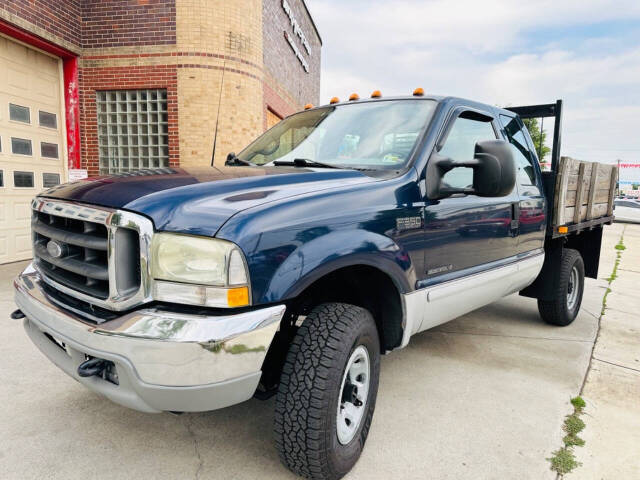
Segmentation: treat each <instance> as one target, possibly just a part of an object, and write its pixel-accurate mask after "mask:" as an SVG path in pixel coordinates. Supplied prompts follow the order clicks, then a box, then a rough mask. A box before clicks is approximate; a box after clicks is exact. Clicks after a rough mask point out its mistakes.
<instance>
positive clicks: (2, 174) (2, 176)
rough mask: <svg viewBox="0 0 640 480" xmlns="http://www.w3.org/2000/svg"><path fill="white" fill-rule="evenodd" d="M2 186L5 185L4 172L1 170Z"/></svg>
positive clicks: (0, 185)
mask: <svg viewBox="0 0 640 480" xmlns="http://www.w3.org/2000/svg"><path fill="white" fill-rule="evenodd" d="M0 187H4V172H3V171H2V170H0Z"/></svg>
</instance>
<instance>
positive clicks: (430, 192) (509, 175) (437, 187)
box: [426, 140, 516, 200]
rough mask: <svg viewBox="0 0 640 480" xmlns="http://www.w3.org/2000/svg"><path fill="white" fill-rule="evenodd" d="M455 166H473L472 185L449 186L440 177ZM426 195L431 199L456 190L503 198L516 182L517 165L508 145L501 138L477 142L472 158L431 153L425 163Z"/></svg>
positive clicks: (452, 193)
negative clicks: (463, 159)
mask: <svg viewBox="0 0 640 480" xmlns="http://www.w3.org/2000/svg"><path fill="white" fill-rule="evenodd" d="M454 168H472V169H473V188H452V187H449V186H448V185H446V184H445V183H444V182H443V181H442V180H443V178H444V176H445V174H446V173H447V172H448V171H450V170H452V169H454ZM426 176H427V178H426V194H427V197H428V198H429V199H431V200H439V199H441V198H446V197H450V196H451V195H455V194H457V193H463V194H473V195H478V196H480V197H503V196H505V195H508V194H509V193H511V191H512V190H513V187H514V186H515V184H516V167H515V163H514V161H513V154H512V153H511V148H510V147H509V144H508V143H507V142H505V141H504V140H485V141H483V142H478V143H476V148H475V155H474V158H473V160H468V161H456V160H453V159H451V158H447V157H443V156H442V155H439V154H438V153H435V152H434V153H433V154H432V155H431V157H430V158H429V162H428V163H427V171H426Z"/></svg>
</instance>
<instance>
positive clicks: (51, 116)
mask: <svg viewBox="0 0 640 480" xmlns="http://www.w3.org/2000/svg"><path fill="white" fill-rule="evenodd" d="M38 122H39V123H40V126H41V127H47V128H58V117H56V114H55V113H49V112H43V111H42V110H39V111H38Z"/></svg>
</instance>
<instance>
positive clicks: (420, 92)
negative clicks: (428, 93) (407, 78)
mask: <svg viewBox="0 0 640 480" xmlns="http://www.w3.org/2000/svg"><path fill="white" fill-rule="evenodd" d="M413 95H414V96H416V97H421V96H422V95H424V89H423V88H422V87H418V88H416V89H415V90H414V91H413Z"/></svg>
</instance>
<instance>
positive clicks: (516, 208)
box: [511, 202, 520, 230]
mask: <svg viewBox="0 0 640 480" xmlns="http://www.w3.org/2000/svg"><path fill="white" fill-rule="evenodd" d="M519 227H520V202H513V203H512V204H511V230H517V229H518V228H519Z"/></svg>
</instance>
